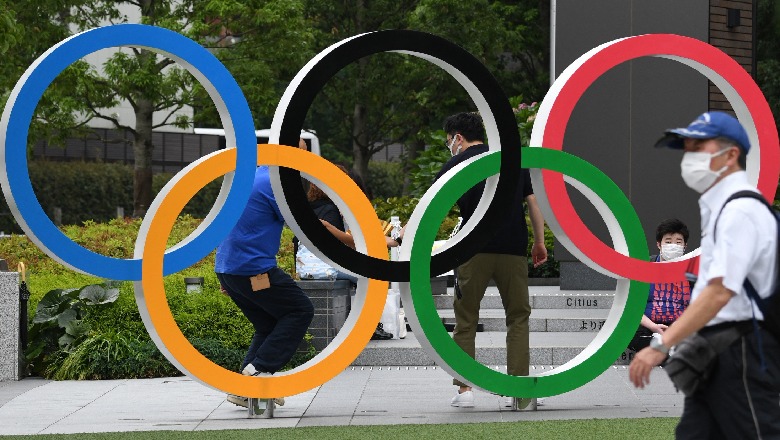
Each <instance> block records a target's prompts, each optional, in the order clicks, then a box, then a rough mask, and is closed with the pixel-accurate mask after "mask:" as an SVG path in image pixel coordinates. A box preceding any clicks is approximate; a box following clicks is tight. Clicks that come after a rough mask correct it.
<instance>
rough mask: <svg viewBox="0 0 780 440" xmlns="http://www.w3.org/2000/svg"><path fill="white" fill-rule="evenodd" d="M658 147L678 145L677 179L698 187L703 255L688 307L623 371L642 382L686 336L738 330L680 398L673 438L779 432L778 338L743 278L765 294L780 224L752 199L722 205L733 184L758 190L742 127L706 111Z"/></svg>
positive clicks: (776, 435) (778, 434)
mask: <svg viewBox="0 0 780 440" xmlns="http://www.w3.org/2000/svg"><path fill="white" fill-rule="evenodd" d="M656 146H658V147H669V148H674V149H684V150H685V154H684V155H683V159H682V163H681V171H682V177H683V180H684V181H685V183H686V185H688V186H689V187H690V188H692V189H693V190H695V191H697V192H699V193H701V194H702V196H701V197H700V198H699V208H700V210H701V230H702V239H701V262H700V269H699V279H698V282H697V283H696V286H695V288H694V290H693V292H692V293H691V304H690V306H689V307H688V308H687V309H686V310H685V312H683V314H682V315H681V316H680V318H679V319H678V320H677V321H675V322H674V323H673V324H672V325H671V326H670V327H669V328H668V329H667V330H666V331H665V332H664V334H663V335H662V336H661V337H660V338H656V339H655V340H654V341H653V342H652V343H651V345H650V347H647V348H645V349H643V350H642V351H640V352H639V353H637V355H636V356H635V358H634V360H633V361H632V362H631V366H630V370H629V377H630V379H631V381H632V382H633V383H634V385H635V386H636V387H638V388H643V387H644V385H645V384H647V383H649V378H650V370H651V369H652V367H654V366H656V365H659V364H661V363H662V362H663V361H664V359H666V356H667V353H668V351H669V348H670V347H673V346H675V345H676V344H678V343H679V342H681V341H682V340H683V339H685V338H686V337H688V336H689V335H691V334H693V333H694V332H700V334H702V335H703V336H705V337H706V336H708V335H712V334H714V333H716V332H722V331H724V330H726V329H729V328H732V329H733V328H735V327H736V328H739V329H740V333H741V337H739V339H737V340H736V342H734V343H732V344H731V345H729V346H727V347H722V351H720V352H719V355H718V357H717V359H716V361H715V364H716V365H715V368H714V370H713V372H712V377H711V378H710V380H709V381H708V382H707V384H706V385H705V387H704V389H702V390H701V391H698V392H696V393H695V394H693V395H692V396H686V398H685V408H684V410H683V415H682V417H681V419H680V423H679V425H678V426H677V431H676V436H677V438H678V439H681V438H691V439H693V438H696V439H701V438H724V439H735V438H763V439H768V438H780V344H778V341H777V339H776V338H775V337H774V336H773V335H772V334H771V333H770V332H768V331H766V330H765V329H764V328H762V327H763V326H758V327H756V326H754V325H753V323H752V320H753V317H754V316H755V319H756V320H758V322H759V323H761V324H763V315H762V314H761V311H760V310H759V309H758V307H757V306H756V305H755V304H754V303H753V302H752V301H751V300H750V298H749V297H748V295H747V292H746V291H745V287H744V282H745V279H748V280H749V281H750V282H751V283H752V285H753V286H754V287H755V290H756V291H757V292H758V294H759V296H761V297H762V298H766V297H768V296H769V295H770V294H771V293H772V291H773V289H774V285H773V281H774V279H775V267H776V258H777V255H776V254H777V223H776V220H775V218H774V216H773V215H772V213H771V212H769V210H768V209H767V208H766V207H765V206H763V204H762V203H761V202H760V201H758V200H755V199H752V198H739V199H735V200H733V201H731V202H729V203H728V204H725V202H726V200H727V199H728V198H729V196H731V195H732V194H734V193H736V192H738V191H744V190H750V191H756V188H755V187H754V186H753V185H751V184H750V183H749V182H748V178H747V174H746V173H745V171H744V169H745V157H746V155H747V153H748V152H749V151H750V141H749V140H748V137H747V133H746V132H745V130H744V128H743V127H742V125H740V123H739V122H738V121H737V120H736V119H735V118H733V117H732V116H730V115H728V114H726V113H721V112H710V113H704V114H702V115H701V116H699V117H698V118H697V119H696V120H695V121H693V122H692V123H691V124H690V125H689V126H688V127H686V128H679V129H674V130H668V131H667V132H666V136H664V137H663V138H662V139H660V140H659V141H658V143H657V144H656ZM724 204H725V206H724ZM718 216H720V217H719V218H718ZM716 220H717V229H716V228H715V223H716ZM754 328H758V329H759V330H758V332H759V333H760V334H756V332H755V331H754ZM716 349H718V350H720V349H721V347H716Z"/></svg>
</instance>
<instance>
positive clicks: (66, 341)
mask: <svg viewBox="0 0 780 440" xmlns="http://www.w3.org/2000/svg"><path fill="white" fill-rule="evenodd" d="M75 340H76V338H74V337H73V336H71V335H69V334H67V333H66V334H64V335H62V336H60V339H59V340H58V341H57V343H58V344H59V345H60V348H67V347H68V346H70V344H72V343H73V342H74V341H75Z"/></svg>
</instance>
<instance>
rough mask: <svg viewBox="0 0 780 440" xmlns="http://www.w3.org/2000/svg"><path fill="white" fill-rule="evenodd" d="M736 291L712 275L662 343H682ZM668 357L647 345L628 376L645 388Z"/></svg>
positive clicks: (668, 344)
mask: <svg viewBox="0 0 780 440" xmlns="http://www.w3.org/2000/svg"><path fill="white" fill-rule="evenodd" d="M733 296H734V292H732V291H731V290H729V289H727V288H725V287H724V286H723V278H722V277H721V278H713V279H712V280H710V282H709V283H708V284H707V287H705V288H704V290H702V292H701V294H700V295H699V296H698V297H697V298H696V300H695V301H693V302H691V304H690V306H688V308H687V309H685V311H684V312H683V314H682V315H680V317H679V318H678V319H677V320H676V321H675V322H674V323H672V325H670V326H669V328H668V329H666V331H665V332H664V334H663V343H664V345H665V346H667V347H672V346H675V345H677V344H678V343H680V341H682V340H683V339H685V338H687V337H688V336H690V335H692V334H693V333H694V332H697V331H699V330H700V329H701V328H702V327H704V326H705V325H706V324H707V323H708V322H710V320H712V318H714V317H715V315H717V314H718V312H719V311H720V310H721V309H722V308H723V307H725V306H726V304H728V302H729V301H730V300H731V297H733ZM664 359H666V354H664V353H662V352H660V351H658V350H656V349H654V348H650V347H647V348H644V349H642V350H641V351H640V352H639V353H637V354H636V356H634V360H633V361H631V366H630V367H629V374H628V377H629V379H631V382H633V383H634V386H636V387H637V388H644V387H645V385H647V384H649V383H650V370H652V368H653V367H654V366H656V365H660V364H661V362H663V360H664Z"/></svg>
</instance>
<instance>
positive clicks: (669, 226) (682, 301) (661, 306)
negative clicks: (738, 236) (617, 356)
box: [628, 218, 691, 351]
mask: <svg viewBox="0 0 780 440" xmlns="http://www.w3.org/2000/svg"><path fill="white" fill-rule="evenodd" d="M655 240H656V246H658V250H659V254H658V255H657V256H653V258H652V260H653V261H658V262H660V261H669V260H673V259H675V258H679V257H681V256H682V255H683V254H684V253H685V246H686V244H687V243H688V227H687V226H685V223H683V222H681V221H680V220H677V219H676V218H673V219H668V220H664V221H662V222H661V224H659V225H658V228H657V229H656V231H655ZM690 301H691V288H690V285H689V283H688V281H680V282H677V283H656V284H651V285H650V292H649V294H648V296H647V306H646V307H645V314H644V315H643V316H642V322H641V323H640V326H639V329H638V330H637V331H636V334H635V335H634V338H633V339H632V340H631V342H630V343H629V344H628V348H630V349H632V350H634V351H639V350H641V349H643V348H645V347H647V346H648V345H649V344H650V339H651V338H652V337H653V333H659V334H663V332H664V331H665V330H666V328H667V327H668V326H669V325H670V324H671V323H672V322H674V320H676V319H677V318H678V317H679V316H680V315H681V314H682V312H683V310H685V308H686V307H687V306H688V303H690Z"/></svg>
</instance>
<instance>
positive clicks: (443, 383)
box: [0, 366, 683, 435]
mask: <svg viewBox="0 0 780 440" xmlns="http://www.w3.org/2000/svg"><path fill="white" fill-rule="evenodd" d="M499 368H500V367H499ZM547 368H550V367H547ZM541 371H542V370H541V367H535V368H534V369H532V371H531V373H532V374H535V373H539V372H541ZM454 393H455V387H454V386H452V385H451V379H450V376H449V375H448V374H447V373H446V372H445V371H444V370H442V369H441V368H439V367H432V366H428V367H350V368H348V369H346V370H345V371H344V372H342V373H341V374H340V375H338V376H337V377H336V378H334V379H333V380H331V381H329V382H327V383H325V384H324V385H322V386H320V387H318V388H316V389H314V390H311V391H308V392H305V393H302V394H298V395H295V396H290V397H288V398H287V399H286V400H287V403H286V405H285V406H283V407H278V408H277V409H276V411H275V418H273V419H248V418H246V415H247V411H246V409H244V408H239V407H237V406H234V405H232V404H230V403H228V402H226V401H225V395H224V394H223V393H221V392H219V391H215V390H213V389H211V388H208V387H206V386H203V385H201V384H199V383H197V382H194V381H192V380H190V379H189V378H187V377H173V378H163V379H132V380H106V381H60V382H57V381H48V380H43V379H36V378H27V379H24V380H22V381H18V382H0V435H7V434H56V433H85V432H115V431H157V430H176V431H194V430H198V431H200V430H214V429H257V428H281V427H297V426H332V425H385V424H427V423H469V422H510V421H524V420H561V419H605V418H640V417H679V416H680V414H681V413H682V403H683V396H682V394H679V393H677V392H676V391H675V389H674V387H673V386H672V385H671V382H670V381H669V379H668V377H667V376H666V373H665V372H664V371H663V370H661V369H658V368H656V369H654V370H653V373H652V376H651V384H650V386H649V387H647V388H645V389H644V390H637V389H635V388H634V387H633V386H632V385H631V384H630V383H629V382H628V369H627V368H626V367H625V366H614V367H610V368H609V369H608V370H607V371H605V372H604V373H603V374H601V375H600V376H599V377H597V378H596V379H594V380H593V381H591V382H590V383H588V384H587V385H585V386H583V387H581V388H578V389H576V390H574V391H571V392H568V393H564V394H561V395H558V396H553V397H548V398H546V399H544V402H543V403H542V404H541V405H540V406H539V407H538V409H537V410H536V411H511V410H508V409H503V408H501V407H500V403H501V398H500V397H498V396H495V395H492V394H489V393H486V392H482V391H475V396H476V401H475V407H474V408H453V407H451V406H450V404H449V401H450V399H451V398H452V396H453V395H454Z"/></svg>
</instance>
